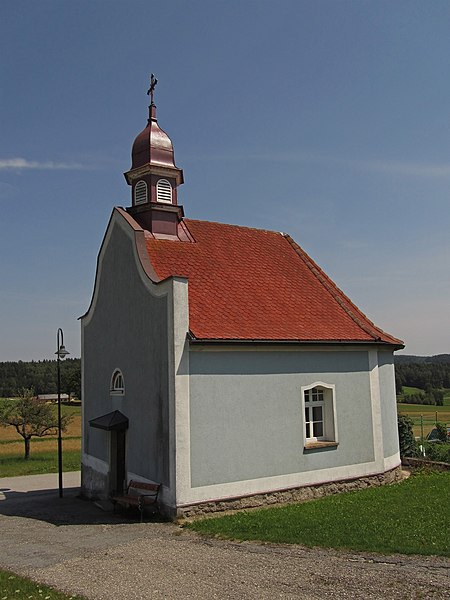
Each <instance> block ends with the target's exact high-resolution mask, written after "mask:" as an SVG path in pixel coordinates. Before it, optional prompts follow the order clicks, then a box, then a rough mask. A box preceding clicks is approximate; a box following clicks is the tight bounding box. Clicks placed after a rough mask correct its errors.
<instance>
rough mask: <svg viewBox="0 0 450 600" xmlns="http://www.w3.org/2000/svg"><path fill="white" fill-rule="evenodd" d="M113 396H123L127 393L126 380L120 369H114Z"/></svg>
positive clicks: (111, 388)
mask: <svg viewBox="0 0 450 600" xmlns="http://www.w3.org/2000/svg"><path fill="white" fill-rule="evenodd" d="M110 393H111V396H123V395H124V394H125V380H124V378H123V373H122V371H121V370H120V369H114V371H113V374H112V376H111V385H110Z"/></svg>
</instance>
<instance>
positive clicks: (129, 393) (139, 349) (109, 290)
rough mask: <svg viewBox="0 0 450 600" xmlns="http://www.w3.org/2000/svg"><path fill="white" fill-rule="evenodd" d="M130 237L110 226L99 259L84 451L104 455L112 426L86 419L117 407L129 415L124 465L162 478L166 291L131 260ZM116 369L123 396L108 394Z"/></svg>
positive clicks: (89, 338) (88, 342)
mask: <svg viewBox="0 0 450 600" xmlns="http://www.w3.org/2000/svg"><path fill="white" fill-rule="evenodd" d="M133 245H134V241H133V240H131V239H130V238H129V237H128V236H127V235H126V234H125V232H124V231H123V230H122V229H121V228H120V227H119V226H118V225H115V226H114V229H113V232H112V236H111V240H110V243H109V244H108V246H107V248H106V252H105V255H104V258H103V263H102V270H101V273H100V278H99V280H98V282H97V285H98V288H99V293H98V299H97V303H96V305H95V311H94V314H93V316H92V318H91V320H90V322H89V323H88V324H87V325H86V326H85V329H84V349H83V364H84V392H85V395H84V398H83V402H84V411H85V451H86V452H87V453H88V454H90V455H91V456H94V457H96V458H99V459H101V460H103V461H108V459H109V448H108V445H109V437H110V433H109V432H105V431H102V430H99V429H94V428H91V427H90V426H89V420H91V419H93V418H95V417H99V416H101V415H104V414H106V413H109V412H111V411H113V410H120V411H121V412H122V413H123V414H125V415H126V416H127V417H128V419H129V429H128V431H127V440H126V456H127V465H126V466H127V469H128V471H131V472H133V473H135V474H137V475H141V476H142V477H144V478H146V479H152V480H154V481H158V482H160V483H163V484H165V485H168V476H169V475H168V460H169V455H168V440H169V434H168V363H167V361H168V350H167V347H168V346H167V344H168V332H167V298H166V297H160V298H157V297H153V296H152V295H151V294H150V292H149V290H148V288H147V287H146V286H145V285H144V283H143V281H142V279H141V277H140V275H139V273H138V271H137V267H136V266H135V265H136V263H135V258H134V254H133ZM116 368H119V369H121V371H122V373H123V376H124V381H125V395H124V396H123V397H113V398H111V396H110V382H111V375H112V373H113V371H114V369H116Z"/></svg>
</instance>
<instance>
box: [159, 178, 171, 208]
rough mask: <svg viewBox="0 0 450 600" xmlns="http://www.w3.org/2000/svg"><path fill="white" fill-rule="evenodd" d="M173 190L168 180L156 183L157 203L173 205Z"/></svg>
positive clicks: (160, 180)
mask: <svg viewBox="0 0 450 600" xmlns="http://www.w3.org/2000/svg"><path fill="white" fill-rule="evenodd" d="M172 198H173V189H172V186H171V184H170V181H167V179H158V181H157V182H156V201H157V202H162V203H164V204H172Z"/></svg>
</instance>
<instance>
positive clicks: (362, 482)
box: [177, 466, 403, 519]
mask: <svg viewBox="0 0 450 600" xmlns="http://www.w3.org/2000/svg"><path fill="white" fill-rule="evenodd" d="M402 479H403V475H402V470H401V466H398V467H395V469H392V470H391V471H387V472H386V473H381V474H378V475H370V476H367V477H359V478H357V479H348V480H341V481H333V482H331V483H320V484H317V485H309V486H305V487H299V488H291V489H287V490H279V491H276V492H267V493H266V494H255V495H253V496H241V497H238V498H230V499H227V500H217V501H215V502H202V503H199V504H194V505H190V506H183V507H178V509H177V517H178V518H179V519H191V518H196V517H205V516H207V515H209V514H211V513H219V512H225V511H236V510H245V509H251V508H263V507H267V506H273V505H275V504H293V503H298V502H305V501H307V500H313V499H315V498H322V497H324V496H330V495H331V494H338V493H340V492H350V491H354V490H362V489H365V488H368V487H378V486H380V485H386V484H389V483H395V482H397V481H401V480H402ZM211 516H212V515H211Z"/></svg>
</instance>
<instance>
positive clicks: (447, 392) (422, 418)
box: [397, 385, 450, 438]
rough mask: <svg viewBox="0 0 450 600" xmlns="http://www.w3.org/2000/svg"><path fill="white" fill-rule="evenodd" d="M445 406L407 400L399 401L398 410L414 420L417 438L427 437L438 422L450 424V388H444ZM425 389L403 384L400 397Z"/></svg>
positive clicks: (405, 397) (404, 397)
mask: <svg viewBox="0 0 450 600" xmlns="http://www.w3.org/2000/svg"><path fill="white" fill-rule="evenodd" d="M443 391H444V406H433V405H429V404H408V403H406V402H398V403H397V412H398V413H399V414H401V415H407V416H408V417H409V418H410V419H411V420H412V422H413V424H414V427H413V430H414V435H415V436H416V437H417V438H420V437H421V436H422V428H423V436H424V437H426V436H427V435H428V433H429V432H430V431H431V430H432V429H433V427H434V426H435V424H436V422H439V423H444V424H449V425H450V389H449V388H444V390H443ZM423 392H424V390H422V389H420V388H415V387H408V386H406V385H404V386H403V393H402V394H400V395H399V396H398V398H397V400H398V399H400V398H401V399H402V400H403V399H407V397H408V396H411V395H412V394H419V393H423Z"/></svg>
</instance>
